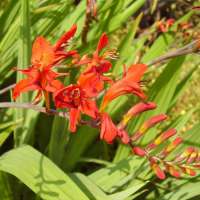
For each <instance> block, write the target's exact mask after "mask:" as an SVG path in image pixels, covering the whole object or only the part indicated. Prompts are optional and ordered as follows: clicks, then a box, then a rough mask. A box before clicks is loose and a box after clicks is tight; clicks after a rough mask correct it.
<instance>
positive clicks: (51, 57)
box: [13, 25, 76, 107]
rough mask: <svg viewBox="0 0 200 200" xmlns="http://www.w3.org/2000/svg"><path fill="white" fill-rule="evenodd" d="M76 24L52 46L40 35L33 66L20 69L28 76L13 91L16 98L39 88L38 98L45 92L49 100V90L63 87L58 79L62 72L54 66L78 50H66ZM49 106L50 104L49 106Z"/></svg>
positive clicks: (33, 51)
mask: <svg viewBox="0 0 200 200" xmlns="http://www.w3.org/2000/svg"><path fill="white" fill-rule="evenodd" d="M75 31H76V26H75V25H74V26H72V28H71V29H70V30H69V31H68V32H66V33H65V34H64V35H63V36H62V37H61V38H60V39H59V40H58V42H57V43H56V44H55V45H54V46H52V45H51V44H50V43H49V42H48V41H47V40H46V39H45V38H43V37H38V38H36V40H35V42H34V43H33V47H32V58H31V66H30V67H28V68H27V69H23V70H19V69H17V70H18V71H20V72H22V73H23V74H25V75H26V76H27V78H26V79H22V80H21V81H19V82H18V83H17V84H16V87H15V88H14V91H13V99H14V100H15V99H16V98H17V97H18V96H19V95H20V94H21V93H22V92H27V91H31V90H38V94H37V100H39V99H40V98H39V97H41V92H42V91H43V92H44V95H45V99H46V101H47V102H48V101H49V100H48V92H54V91H55V90H57V89H60V88H61V87H62V83H61V82H59V81H58V80H56V78H57V77H58V76H60V75H63V74H60V73H57V72H54V71H53V70H52V67H53V66H54V65H55V64H57V63H59V62H60V61H62V60H63V59H64V58H67V57H69V56H72V55H74V54H76V51H68V52H66V51H64V47H65V46H66V43H67V42H68V40H69V39H70V38H71V37H73V35H74V34H75ZM47 107H48V106H47Z"/></svg>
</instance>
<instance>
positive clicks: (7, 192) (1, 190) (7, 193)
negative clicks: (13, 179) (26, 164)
mask: <svg viewBox="0 0 200 200" xmlns="http://www.w3.org/2000/svg"><path fill="white" fill-rule="evenodd" d="M0 199H2V200H14V198H13V193H12V190H11V187H10V182H9V177H8V175H7V174H5V173H3V172H0Z"/></svg>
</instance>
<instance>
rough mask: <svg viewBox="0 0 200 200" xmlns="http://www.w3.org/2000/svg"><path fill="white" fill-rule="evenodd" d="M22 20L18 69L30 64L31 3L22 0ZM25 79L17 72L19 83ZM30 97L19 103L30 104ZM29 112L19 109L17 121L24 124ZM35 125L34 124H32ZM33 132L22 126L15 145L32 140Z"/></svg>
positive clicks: (16, 115) (17, 133)
mask: <svg viewBox="0 0 200 200" xmlns="http://www.w3.org/2000/svg"><path fill="white" fill-rule="evenodd" d="M20 3H21V19H20V26H19V29H20V40H19V54H18V68H19V69H25V68H27V67H28V66H29V63H30V49H31V40H30V19H29V18H30V16H29V1H28V0H21V1H20ZM23 78H24V75H23V74H22V73H21V72H17V82H19V81H20V80H21V79H23ZM29 101H30V95H28V94H22V95H21V96H20V97H19V98H18V102H29ZM30 114H31V113H29V112H28V111H27V110H22V109H17V110H16V114H15V119H22V120H23V121H24V123H26V121H27V116H30ZM32 123H34V122H32ZM31 132H32V131H31V130H30V129H29V130H27V129H26V130H24V129H23V128H22V126H20V127H18V128H17V129H16V131H15V134H14V136H15V145H16V146H19V145H21V144H23V143H24V142H25V141H26V142H27V141H28V138H30V134H31Z"/></svg>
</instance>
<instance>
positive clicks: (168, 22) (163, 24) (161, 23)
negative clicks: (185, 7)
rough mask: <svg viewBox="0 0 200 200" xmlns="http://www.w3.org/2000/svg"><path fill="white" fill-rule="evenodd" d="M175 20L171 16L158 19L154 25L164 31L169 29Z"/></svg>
mask: <svg viewBox="0 0 200 200" xmlns="http://www.w3.org/2000/svg"><path fill="white" fill-rule="evenodd" d="M174 22H175V20H174V19H173V18H170V19H167V20H164V21H163V20H160V21H158V22H157V24H156V27H157V29H158V31H159V32H161V33H166V32H168V31H169V28H170V27H171V26H172V25H173V24H174Z"/></svg>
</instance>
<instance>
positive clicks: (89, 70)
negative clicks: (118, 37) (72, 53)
mask: <svg viewBox="0 0 200 200" xmlns="http://www.w3.org/2000/svg"><path fill="white" fill-rule="evenodd" d="M107 45H108V37H107V35H106V34H105V33H103V34H102V36H101V38H100V39H99V42H98V45H97V48H96V50H95V52H94V53H93V56H92V58H90V57H88V56H87V55H85V56H84V57H83V58H82V59H81V60H80V61H79V62H78V63H77V64H78V65H87V67H86V69H85V70H84V71H83V73H82V74H81V75H80V77H79V82H85V80H86V79H87V83H88V84H90V86H91V85H96V86H97V87H95V88H94V87H90V89H91V91H90V92H92V93H93V94H95V95H97V94H98V93H99V92H100V91H101V90H102V89H103V86H104V82H109V83H112V80H111V79H110V78H109V77H106V76H104V75H103V73H106V72H108V71H109V70H110V68H111V67H112V64H111V62H110V61H108V60H107V58H113V57H114V54H115V53H114V52H113V51H105V52H104V53H103V54H102V55H100V52H101V51H102V50H103V49H104V48H105V47H106V46H107ZM89 79H90V81H88V80H89ZM94 83H95V84H94Z"/></svg>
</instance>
